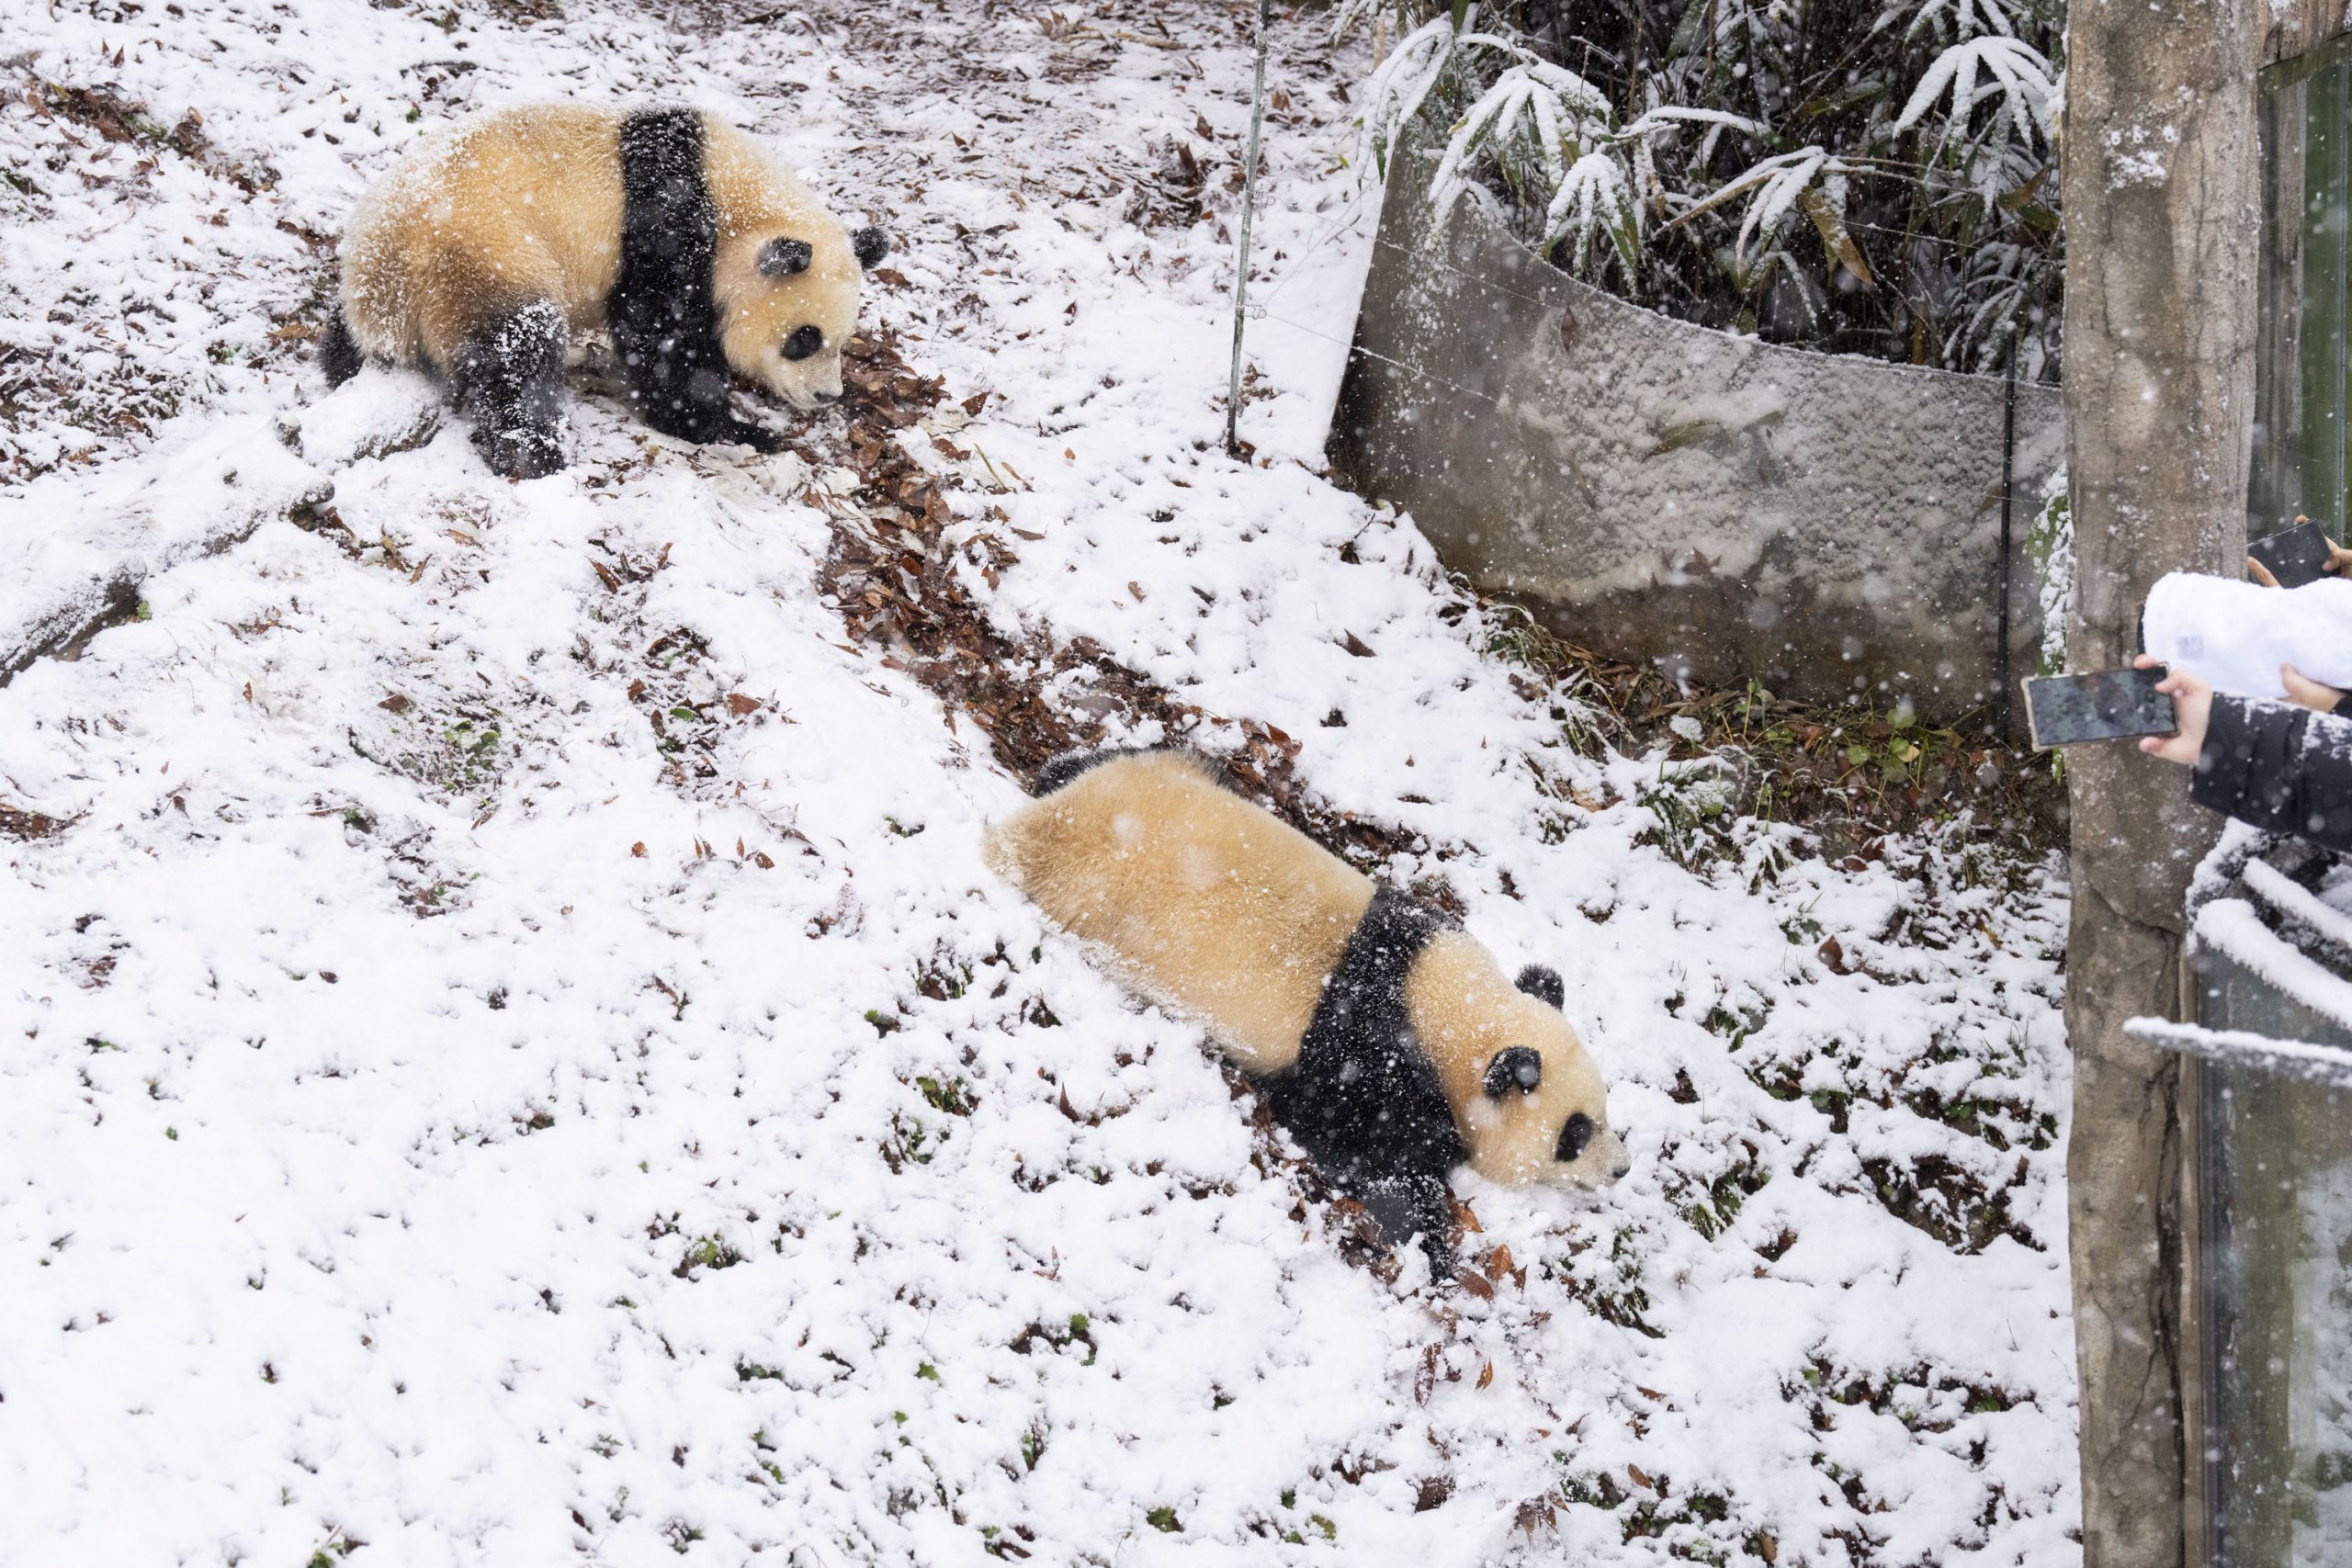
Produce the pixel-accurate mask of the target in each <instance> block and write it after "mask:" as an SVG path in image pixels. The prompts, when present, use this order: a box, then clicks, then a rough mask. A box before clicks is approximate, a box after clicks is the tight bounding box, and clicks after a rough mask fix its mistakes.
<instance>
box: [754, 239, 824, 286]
mask: <svg viewBox="0 0 2352 1568" xmlns="http://www.w3.org/2000/svg"><path fill="white" fill-rule="evenodd" d="M816 255H817V253H816V251H815V250H814V249H813V248H812V247H811V246H810V245H809V242H808V241H806V240H793V239H786V238H784V237H781V236H779V237H778V238H776V239H773V240H770V241H769V242H768V243H766V244H764V245H762V246H761V247H760V276H762V277H790V276H792V275H793V274H794V273H796V272H806V271H808V270H809V263H810V262H811V261H813V260H815V259H816Z"/></svg>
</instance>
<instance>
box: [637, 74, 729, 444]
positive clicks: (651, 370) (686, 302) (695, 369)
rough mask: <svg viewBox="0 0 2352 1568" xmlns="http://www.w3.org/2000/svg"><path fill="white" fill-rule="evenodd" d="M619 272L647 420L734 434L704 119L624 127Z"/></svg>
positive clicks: (670, 116) (653, 113)
mask: <svg viewBox="0 0 2352 1568" xmlns="http://www.w3.org/2000/svg"><path fill="white" fill-rule="evenodd" d="M619 155H620V174H621V234H620V242H621V243H620V253H621V254H620V266H619V269H618V271H617V273H616V276H615V278H614V281H613V291H612V293H611V295H609V296H608V297H607V298H606V299H605V320H606V322H607V324H608V325H609V326H610V327H611V328H612V333H613V347H614V350H615V351H616V353H617V355H619V358H620V362H621V373H622V376H623V378H624V379H626V380H627V382H628V395H629V402H630V404H631V405H632V406H633V407H634V408H635V410H636V412H637V414H638V417H639V418H640V419H642V420H644V421H645V423H648V424H650V425H651V426H652V427H653V428H654V429H656V430H659V431H662V432H663V433H664V434H671V435H683V436H684V437H685V438H686V439H687V440H689V441H711V440H717V439H718V438H720V437H721V436H725V435H729V434H733V426H734V425H735V423H737V422H735V421H734V420H733V418H732V416H731V415H729V412H728V406H727V394H728V387H729V376H730V372H729V368H728V364H727V353H726V350H725V348H724V347H723V346H722V345H721V344H720V342H719V335H718V304H717V301H716V299H715V297H714V295H713V293H712V283H711V267H712V264H713V262H714V260H715V258H716V257H717V255H718V208H717V206H716V205H715V204H714V203H713V202H712V200H711V195H710V184H709V181H708V180H707V178H706V177H705V175H704V170H703V124H702V117H701V116H700V115H698V114H696V113H695V112H694V111H693V110H692V109H683V108H662V109H640V110H639V111H638V112H637V113H635V114H632V115H630V116H628V118H625V119H624V120H622V121H621V127H620V148H619Z"/></svg>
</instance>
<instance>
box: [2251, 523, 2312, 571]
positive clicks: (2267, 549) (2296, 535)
mask: <svg viewBox="0 0 2352 1568" xmlns="http://www.w3.org/2000/svg"><path fill="white" fill-rule="evenodd" d="M2245 553H2246V554H2248V555H2250V556H2252V557H2253V558H2255V559H2256V560H2258V561H2260V562H2261V563H2262V564H2263V565H2265V566H2267V567H2268V568H2269V569H2270V575H2271V576H2273V577H2275V578H2277V579H2278V586H2279V587H2281V588H2301V586H2302V585H2303V584H2304V583H2306V582H2317V581H2319V580H2320V579H2321V578H2323V577H2324V576H2326V575H2327V530H2326V529H2324V528H2322V527H2321V526H2320V525H2318V524H2316V523H2314V522H2312V520H2311V519H2310V518H2308V517H2305V518H2302V519H2301V520H2299V521H2298V522H2297V523H2296V524H2295V525H2294V526H2293V527H2291V528H2281V529H2279V530H2278V532H2277V533H2276V534H2269V535H2266V536H2263V537H2262V538H2259V539H2256V540H2254V541H2253V542H2252V543H2250V544H2248V545H2247V546H2246V547H2245Z"/></svg>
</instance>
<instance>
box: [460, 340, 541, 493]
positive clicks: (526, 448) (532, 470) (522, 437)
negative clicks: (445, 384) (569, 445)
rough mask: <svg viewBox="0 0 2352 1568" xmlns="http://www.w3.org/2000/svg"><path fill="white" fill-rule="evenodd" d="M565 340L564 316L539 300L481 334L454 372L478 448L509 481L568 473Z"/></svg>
mask: <svg viewBox="0 0 2352 1568" xmlns="http://www.w3.org/2000/svg"><path fill="white" fill-rule="evenodd" d="M566 341H567V334H566V333H565V329H564V321H563V313H562V312H561V311H560V310H557V309H556V308H555V306H554V304H553V303H551V302H550V301H548V300H545V299H534V300H532V301H531V302H530V303H529V304H527V305H524V306H522V307H521V308H519V309H517V310H512V311H509V312H508V313H507V314H505V315H503V316H500V317H497V318H495V319H494V320H492V321H489V322H487V323H486V324H484V325H483V326H482V327H481V329H479V330H478V331H476V332H475V333H474V334H473V335H472V336H470V337H469V338H468V339H466V341H465V343H464V344H463V345H461V346H460V347H459V349H458V362H457V364H456V365H454V366H452V367H450V369H451V373H452V376H453V378H454V380H455V383H456V391H457V394H458V405H459V406H460V407H462V408H464V409H465V410H466V411H467V412H468V413H469V414H470V415H471V416H472V418H473V422H474V445H475V446H478V447H480V448H481V455H482V458H483V460H484V461H486V462H487V463H489V464H490V466H491V467H492V468H493V469H495V470H496V471H498V472H499V473H502V474H504V475H505V476H506V477H507V478H509V479H537V478H538V477H539V476H541V475H542V474H551V473H553V472H555V471H556V470H557V469H558V468H562V467H563V423H564V421H563V412H562V393H563V351H564V347H565V344H566Z"/></svg>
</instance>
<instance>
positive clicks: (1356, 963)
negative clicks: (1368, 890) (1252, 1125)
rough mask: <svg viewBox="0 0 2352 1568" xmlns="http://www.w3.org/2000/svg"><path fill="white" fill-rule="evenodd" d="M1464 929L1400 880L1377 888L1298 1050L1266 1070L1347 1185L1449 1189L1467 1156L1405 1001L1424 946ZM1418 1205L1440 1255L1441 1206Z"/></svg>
mask: <svg viewBox="0 0 2352 1568" xmlns="http://www.w3.org/2000/svg"><path fill="white" fill-rule="evenodd" d="M1454 929H1456V928H1455V923H1454V921H1453V920H1452V919H1449V918H1448V917H1447V916H1446V915H1444V914H1443V913H1442V912H1440V911H1439V910H1437V909H1433V908H1430V906H1428V905H1426V904H1423V903H1420V902H1419V901H1417V900H1415V899H1414V898H1412V897H1409V896H1408V895H1406V894H1404V893H1402V892H1399V891H1398V890H1397V889H1396V888H1394V887H1390V886H1381V887H1380V888H1378V889H1377V890H1376V891H1374V894H1373V896H1372V904H1371V907H1370V908H1366V909H1365V910H1364V913H1363V919H1361V920H1360V921H1358V922H1357V924H1356V929H1355V931H1354V932H1353V933H1352V934H1351V935H1350V936H1349V938H1348V945H1347V950H1346V951H1345V952H1344V953H1342V954H1341V955H1340V964H1339V967H1338V968H1337V969H1334V970H1333V971H1332V972H1331V977H1330V979H1329V981H1328V982H1326V983H1325V986H1324V988H1323V996H1322V998H1321V999H1320V1000H1319V1001H1318V1002H1317V1005H1316V1009H1315V1019H1314V1021H1313V1022H1311V1023H1309V1024H1308V1025H1307V1028H1306V1036H1305V1037H1304V1038H1303V1039H1302V1040H1301V1041H1300V1042H1299V1049H1298V1060H1297V1061H1296V1062H1295V1064H1293V1065H1292V1066H1289V1067H1287V1068H1285V1069H1284V1070H1283V1071H1282V1072H1280V1073H1277V1074H1274V1075H1272V1077H1269V1078H1267V1079H1266V1082H1265V1089H1266V1093H1267V1097H1268V1099H1269V1100H1270V1101H1271V1102H1272V1109H1273V1112H1274V1116H1275V1118H1276V1119H1277V1120H1278V1121H1280V1122H1282V1123H1283V1126H1285V1127H1287V1128H1289V1129H1290V1132H1291V1135H1292V1136H1293V1137H1295V1138H1296V1139H1297V1140H1298V1141H1299V1144H1300V1145H1301V1146H1303V1147H1304V1148H1305V1149H1306V1152H1307V1153H1308V1154H1309V1155H1311V1156H1314V1158H1315V1162H1316V1164H1317V1166H1318V1167H1320V1168H1322V1170H1323V1173H1324V1174H1325V1175H1326V1176H1327V1177H1328V1178H1329V1179H1331V1180H1332V1181H1334V1182H1335V1183H1337V1184H1338V1185H1340V1187H1342V1188H1345V1189H1348V1190H1351V1191H1356V1192H1359V1193H1363V1192H1368V1191H1374V1190H1378V1191H1384V1192H1385V1191H1387V1190H1390V1189H1392V1188H1396V1189H1398V1190H1420V1191H1423V1192H1426V1191H1428V1190H1430V1183H1431V1182H1434V1183H1435V1184H1436V1187H1437V1188H1438V1189H1442V1187H1443V1183H1444V1178H1445V1173H1446V1172H1447V1171H1448V1170H1449V1169H1451V1168H1453V1166H1455V1165H1456V1164H1458V1163H1460V1162H1461V1160H1462V1159H1463V1158H1464V1149H1463V1147H1462V1135H1461V1134H1460V1133H1459V1132H1458V1131H1457V1130H1456V1128H1455V1126H1454V1122H1453V1108H1452V1107H1451V1106H1449V1105H1448V1104H1447V1103H1446V1099H1445V1089H1444V1088H1443V1087H1442V1085H1441V1084H1440V1083H1439V1082H1438V1076H1437V1068H1436V1067H1435V1066H1433V1065H1431V1063H1430V1059H1429V1055H1428V1053H1427V1051H1426V1050H1424V1049H1423V1047H1422V1045H1421V1042H1420V1038H1419V1035H1418V1034H1417V1033H1416V1032H1414V1029H1413V1022H1412V1018H1411V1016H1410V1014H1409V1012H1408V1010H1407V1008H1406V1004H1405V998H1406V981H1407V977H1408V976H1410V975H1411V973H1412V969H1413V964H1414V963H1415V962H1416V961H1417V960H1418V959H1419V957H1420V955H1421V953H1422V950H1424V949H1425V948H1427V947H1428V946H1429V944H1430V942H1431V941H1432V940H1433V939H1435V938H1436V937H1437V936H1438V935H1440V934H1441V933H1442V932H1444V931H1452V930H1454ZM1417 1207H1418V1219H1419V1224H1418V1225H1417V1228H1419V1229H1421V1230H1422V1231H1423V1240H1424V1244H1425V1245H1426V1246H1428V1247H1430V1249H1431V1255H1432V1256H1433V1257H1435V1256H1437V1255H1438V1254H1439V1252H1441V1251H1442V1248H1443V1247H1444V1246H1445V1237H1444V1236H1443V1235H1442V1234H1437V1231H1441V1230H1442V1224H1441V1220H1442V1215H1441V1214H1440V1213H1438V1211H1437V1210H1436V1209H1435V1208H1434V1207H1432V1206H1431V1205H1430V1203H1429V1202H1427V1201H1424V1202H1422V1203H1420V1204H1419V1205H1418V1206H1417ZM1431 1227H1435V1229H1434V1230H1433V1229H1432V1228H1431ZM1391 1239H1392V1240H1397V1241H1401V1240H1403V1239H1404V1238H1403V1237H1402V1236H1396V1237H1392V1238H1391Z"/></svg>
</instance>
